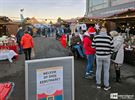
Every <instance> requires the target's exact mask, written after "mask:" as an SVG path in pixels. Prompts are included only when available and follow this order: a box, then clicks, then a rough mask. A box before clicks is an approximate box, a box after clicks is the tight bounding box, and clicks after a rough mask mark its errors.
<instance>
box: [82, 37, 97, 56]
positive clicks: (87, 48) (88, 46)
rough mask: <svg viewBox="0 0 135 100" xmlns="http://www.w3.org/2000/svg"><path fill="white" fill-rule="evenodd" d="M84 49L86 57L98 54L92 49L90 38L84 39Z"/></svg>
mask: <svg viewBox="0 0 135 100" xmlns="http://www.w3.org/2000/svg"><path fill="white" fill-rule="evenodd" d="M83 41H84V49H85V54H86V55H91V54H95V53H96V49H94V48H92V40H91V39H90V38H89V37H88V36H85V37H84V40H83Z"/></svg>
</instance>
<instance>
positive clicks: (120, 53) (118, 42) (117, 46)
mask: <svg viewBox="0 0 135 100" xmlns="http://www.w3.org/2000/svg"><path fill="white" fill-rule="evenodd" d="M110 34H111V36H112V37H113V42H114V52H117V55H116V58H115V59H114V60H112V62H113V63H114V66H115V72H116V82H120V81H121V78H120V68H121V66H122V64H123V60H124V48H123V43H124V39H123V37H122V36H120V35H119V33H118V32H117V31H111V32H110Z"/></svg>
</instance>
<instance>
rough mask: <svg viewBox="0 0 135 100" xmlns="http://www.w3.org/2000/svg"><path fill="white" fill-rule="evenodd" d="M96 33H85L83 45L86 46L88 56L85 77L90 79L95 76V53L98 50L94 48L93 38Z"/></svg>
mask: <svg viewBox="0 0 135 100" xmlns="http://www.w3.org/2000/svg"><path fill="white" fill-rule="evenodd" d="M94 34H95V33H94ZM94 34H93V33H88V32H85V33H84V41H83V42H84V44H83V46H84V51H85V54H86V57H87V66H86V73H85V78H88V79H93V77H94V74H93V65H94V58H95V53H96V50H95V49H94V48H92V40H93V37H94Z"/></svg>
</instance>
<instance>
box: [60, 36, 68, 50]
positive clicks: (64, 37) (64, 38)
mask: <svg viewBox="0 0 135 100" xmlns="http://www.w3.org/2000/svg"><path fill="white" fill-rule="evenodd" d="M61 44H62V46H63V47H64V48H66V47H67V38H66V35H65V34H63V35H62V38H61Z"/></svg>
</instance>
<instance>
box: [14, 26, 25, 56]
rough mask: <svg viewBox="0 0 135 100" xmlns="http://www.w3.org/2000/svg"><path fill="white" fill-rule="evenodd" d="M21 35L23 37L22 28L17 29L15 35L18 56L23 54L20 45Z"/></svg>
mask: <svg viewBox="0 0 135 100" xmlns="http://www.w3.org/2000/svg"><path fill="white" fill-rule="evenodd" d="M23 35H24V31H23V29H22V27H20V28H19V29H18V32H17V34H16V38H17V43H18V46H19V54H22V53H23V47H22V45H21V39H22V36H23Z"/></svg>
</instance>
